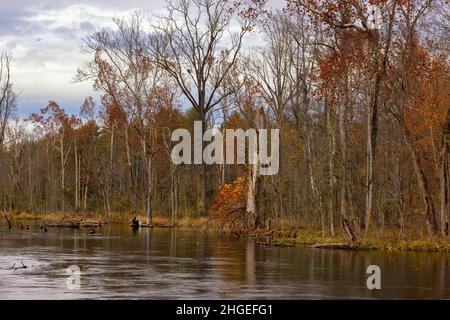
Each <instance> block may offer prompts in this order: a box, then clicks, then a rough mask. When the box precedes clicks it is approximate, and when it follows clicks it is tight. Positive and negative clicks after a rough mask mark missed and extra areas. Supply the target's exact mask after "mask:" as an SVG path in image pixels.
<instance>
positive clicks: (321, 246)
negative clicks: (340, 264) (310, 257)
mask: <svg viewBox="0 0 450 320" xmlns="http://www.w3.org/2000/svg"><path fill="white" fill-rule="evenodd" d="M311 247H312V248H315V249H344V250H351V249H355V248H356V246H355V245H353V244H350V243H323V244H320V243H318V244H313V245H312V246H311Z"/></svg>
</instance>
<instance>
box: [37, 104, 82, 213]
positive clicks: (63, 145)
mask: <svg viewBox="0 0 450 320" xmlns="http://www.w3.org/2000/svg"><path fill="white" fill-rule="evenodd" d="M30 119H31V121H32V122H33V123H34V124H36V125H38V126H40V127H41V128H42V129H43V131H44V132H45V134H46V135H47V136H48V137H49V138H50V143H51V145H52V146H53V148H54V149H55V150H56V151H57V152H58V155H59V162H60V186H61V194H60V200H61V207H60V209H61V211H62V212H63V213H65V212H66V207H65V195H66V165H67V161H68V158H69V154H70V151H71V149H72V148H73V146H74V144H73V143H74V135H73V129H74V127H75V126H77V125H78V124H79V123H80V120H79V119H78V118H77V117H76V116H74V115H72V116H69V115H68V114H67V113H66V111H65V110H64V109H63V108H61V107H60V106H59V105H58V103H56V102H55V101H50V102H49V104H48V106H47V107H45V108H42V109H41V111H40V114H35V113H34V114H32V115H31V116H30Z"/></svg>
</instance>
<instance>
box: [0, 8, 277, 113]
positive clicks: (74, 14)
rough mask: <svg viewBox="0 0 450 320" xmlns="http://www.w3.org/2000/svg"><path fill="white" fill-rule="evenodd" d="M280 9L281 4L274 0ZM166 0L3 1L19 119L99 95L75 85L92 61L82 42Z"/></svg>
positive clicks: (3, 43) (3, 35) (1, 40)
mask: <svg viewBox="0 0 450 320" xmlns="http://www.w3.org/2000/svg"><path fill="white" fill-rule="evenodd" d="M269 3H270V4H271V5H274V4H275V5H276V7H281V5H280V4H281V3H283V2H282V1H281V0H271V1H270V2H269ZM163 7H164V1H163V0H127V1H123V0H77V1H70V0H41V1H38V2H37V1H35V0H17V1H9V0H0V50H2V49H5V48H6V49H8V50H11V51H12V52H13V64H12V78H13V81H14V85H15V87H16V90H18V91H19V92H20V97H19V108H18V114H19V115H21V116H27V115H28V114H29V113H30V112H36V111H37V110H39V108H42V107H44V106H45V105H46V104H47V103H48V100H50V99H53V100H56V101H58V103H60V104H61V106H62V107H64V108H66V110H67V111H69V112H75V111H76V110H77V109H78V108H79V106H80V105H81V103H82V101H83V100H84V98H85V97H86V96H89V95H92V96H98V94H97V93H94V92H93V91H92V88H91V84H89V83H82V84H74V83H73V82H72V77H73V76H74V75H75V73H76V70H77V68H78V67H80V66H82V65H83V64H84V62H85V61H87V60H88V59H89V57H88V56H86V55H84V54H82V53H81V51H80V46H81V45H82V43H83V38H84V37H86V36H87V35H88V34H90V33H92V32H93V31H95V30H96V29H99V28H102V27H112V26H113V22H112V20H111V19H112V18H113V17H117V16H126V15H130V14H132V13H133V12H134V11H136V10H139V11H142V12H144V13H146V14H149V15H150V14H151V13H152V12H155V11H158V10H161V9H162V8H163Z"/></svg>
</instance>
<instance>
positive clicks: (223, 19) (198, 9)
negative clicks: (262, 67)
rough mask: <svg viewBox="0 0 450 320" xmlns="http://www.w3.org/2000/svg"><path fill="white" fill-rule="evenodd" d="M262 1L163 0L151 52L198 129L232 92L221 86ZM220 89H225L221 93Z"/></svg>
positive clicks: (204, 205) (204, 196) (203, 197)
mask: <svg viewBox="0 0 450 320" xmlns="http://www.w3.org/2000/svg"><path fill="white" fill-rule="evenodd" d="M264 5H265V0H249V1H244V0H239V1H221V0H167V1H166V12H165V13H164V15H162V16H159V17H157V22H156V23H154V29H155V33H154V34H153V35H152V37H151V43H150V44H151V45H150V51H151V53H152V57H153V59H154V61H155V62H156V63H157V65H158V66H159V67H161V68H163V69H164V70H165V71H166V72H167V73H168V74H169V75H170V76H171V77H172V78H173V79H174V80H175V82H176V83H177V85H178V87H179V89H180V90H181V91H182V93H183V95H184V97H185V98H186V99H187V100H188V101H189V103H190V104H191V105H192V107H193V108H194V109H195V110H196V111H197V113H198V116H199V120H201V121H202V124H203V131H205V130H206V129H207V126H208V124H207V118H208V115H209V113H210V112H211V111H212V110H213V109H214V108H215V107H216V106H219V105H220V104H221V103H222V101H223V100H224V99H226V98H227V97H229V96H230V95H231V94H232V93H233V92H234V91H233V90H232V88H233V87H227V86H223V83H224V81H225V79H226V77H227V75H229V73H230V72H231V71H232V68H233V66H234V65H235V63H236V61H237V59H238V55H239V53H240V51H241V49H242V46H243V40H244V37H245V35H247V34H248V33H249V32H250V31H252V28H253V24H254V22H255V20H256V19H257V18H258V17H259V16H260V13H261V12H262V9H263V7H264ZM223 88H225V91H224V92H221V93H220V94H219V92H220V90H221V89H223ZM206 182H207V167H206V166H204V165H202V168H201V186H200V190H201V191H200V193H201V195H200V198H201V199H200V201H201V203H200V208H201V211H203V213H204V212H206V210H207V207H208V203H207V186H206Z"/></svg>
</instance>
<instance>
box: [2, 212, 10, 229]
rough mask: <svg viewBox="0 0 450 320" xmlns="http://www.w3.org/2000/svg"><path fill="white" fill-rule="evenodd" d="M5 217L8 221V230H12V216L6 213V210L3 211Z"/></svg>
mask: <svg viewBox="0 0 450 320" xmlns="http://www.w3.org/2000/svg"><path fill="white" fill-rule="evenodd" d="M3 216H4V217H5V219H6V222H8V229H9V230H11V228H12V216H11V215H8V213H6V210H5V209H3Z"/></svg>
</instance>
